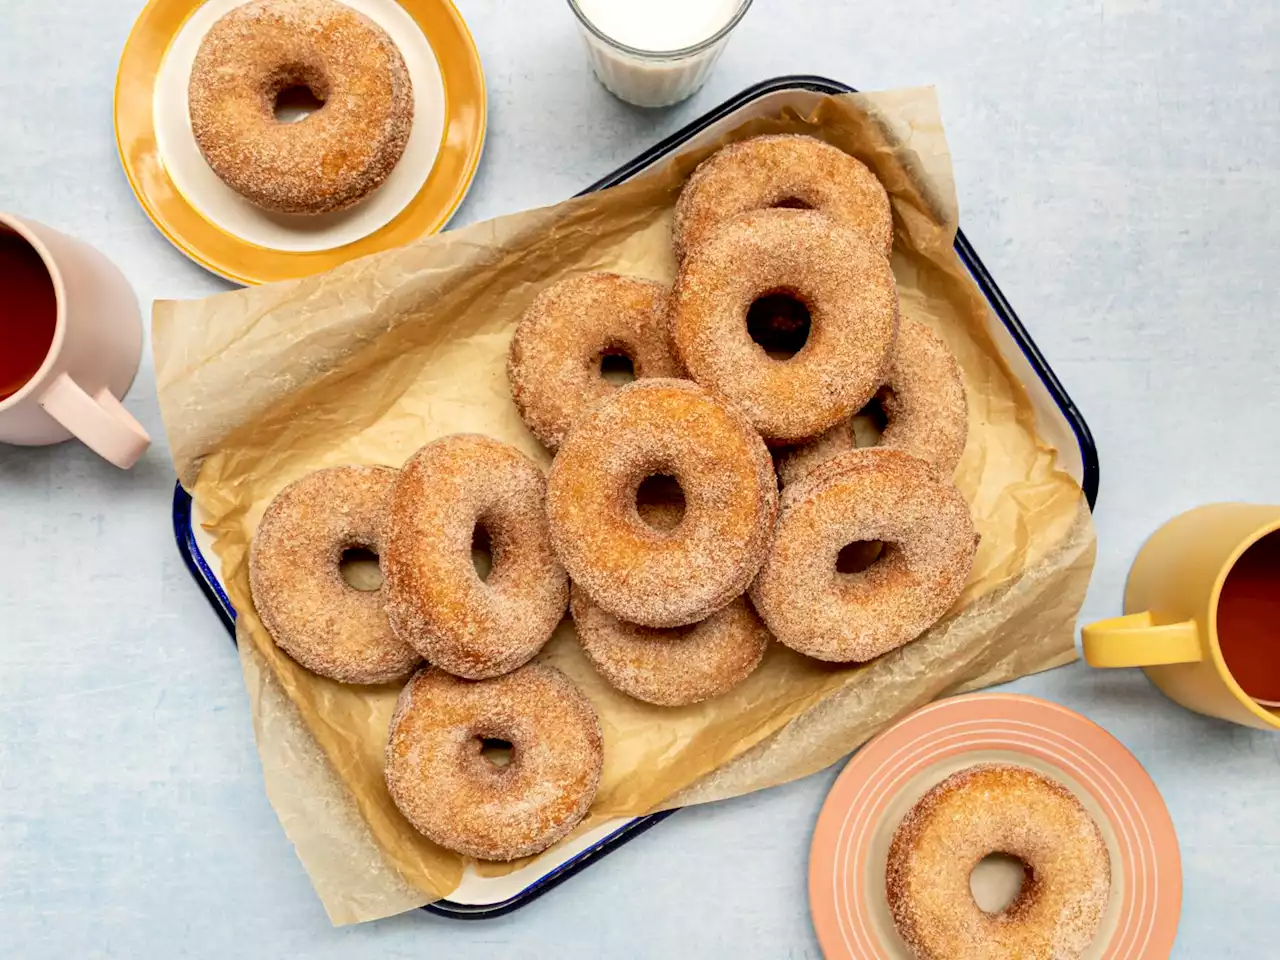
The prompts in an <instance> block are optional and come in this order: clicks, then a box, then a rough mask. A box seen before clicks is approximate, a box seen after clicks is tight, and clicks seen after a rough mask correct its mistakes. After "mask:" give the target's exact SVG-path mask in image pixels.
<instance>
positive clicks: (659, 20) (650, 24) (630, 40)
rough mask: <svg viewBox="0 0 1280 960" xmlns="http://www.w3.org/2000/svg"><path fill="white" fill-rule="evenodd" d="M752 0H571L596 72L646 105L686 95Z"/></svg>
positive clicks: (699, 81)
mask: <svg viewBox="0 0 1280 960" xmlns="http://www.w3.org/2000/svg"><path fill="white" fill-rule="evenodd" d="M750 4H751V0H569V6H570V7H571V8H572V9H573V11H574V13H576V14H577V15H578V19H579V21H581V23H582V25H583V37H584V38H585V39H586V42H587V53H588V55H589V56H590V58H591V66H592V68H593V69H594V70H595V72H596V76H598V77H599V78H600V82H601V83H603V84H604V85H605V86H606V87H607V88H608V89H609V90H610V91H611V92H612V93H614V94H615V95H617V96H619V97H621V98H622V99H623V100H626V101H628V102H629V103H634V104H636V105H638V106H642V107H662V106H667V105H668V104H672V103H677V102H679V101H680V100H683V99H685V98H686V97H688V96H689V95H690V94H692V93H693V92H694V91H695V90H697V89H698V88H699V87H700V86H702V84H703V83H705V82H706V79H707V77H708V76H709V75H710V73H711V68H712V67H713V66H714V65H715V62H716V60H717V58H718V57H719V56H720V51H721V50H722V49H724V45H725V43H726V42H727V40H728V35H729V29H730V28H731V27H732V26H733V25H735V24H736V23H737V21H738V20H739V19H741V17H742V15H743V14H744V13H746V9H747V7H748V6H750Z"/></svg>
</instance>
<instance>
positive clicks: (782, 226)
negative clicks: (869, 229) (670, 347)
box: [670, 210, 898, 444]
mask: <svg viewBox="0 0 1280 960" xmlns="http://www.w3.org/2000/svg"><path fill="white" fill-rule="evenodd" d="M775 294H785V295H787V296H790V297H793V298H795V299H797V300H799V301H801V302H802V303H803V304H804V305H805V307H806V308H807V309H808V311H809V315H810V332H809V336H808V339H807V340H806V342H805V344H804V346H803V347H802V348H801V349H800V350H799V351H798V352H797V353H796V354H795V355H794V356H793V357H791V358H790V359H788V360H776V359H774V358H772V357H770V356H769V354H768V353H766V352H765V351H764V349H762V348H761V347H760V345H759V344H757V343H756V342H755V341H754V340H752V339H751V336H750V334H749V332H748V329H747V312H748V310H749V309H750V307H751V305H752V303H754V302H755V301H756V300H758V299H759V298H761V297H765V296H770V295H775ZM670 317H671V339H672V342H673V343H674V344H675V348H676V352H677V354H678V355H679V357H680V361H681V363H682V364H683V365H684V367H685V369H686V370H688V372H689V375H690V376H691V377H692V378H693V379H694V380H696V381H697V382H698V383H700V384H701V385H702V386H704V387H706V388H707V389H708V390H710V391H711V392H712V393H715V394H717V395H719V396H722V397H724V398H726V399H728V400H729V401H730V402H731V403H734V404H736V405H737V406H738V407H740V408H741V409H742V411H743V412H744V413H745V414H746V416H747V419H748V420H750V421H751V423H752V425H753V426H754V427H755V428H756V429H757V430H758V431H759V432H760V434H761V435H762V436H763V437H764V438H765V439H766V440H768V441H770V442H773V443H780V444H786V443H797V442H801V441H805V440H809V439H811V438H813V437H816V436H817V435H818V434H820V433H822V432H823V431H824V430H827V429H828V428H830V427H832V426H834V425H835V424H836V423H838V422H839V421H840V420H843V419H845V418H846V417H849V416H852V415H853V414H855V413H857V412H858V411H859V410H860V409H862V407H863V405H864V404H866V402H867V401H868V400H870V399H871V397H872V396H873V395H874V394H875V392H876V390H877V389H878V388H879V387H880V385H881V384H882V383H883V382H884V380H885V377H886V375H887V374H888V371H889V364H890V361H891V359H892V350H893V346H894V341H895V339H896V337H897V334H898V288H897V286H896V284H895V282H894V278H893V272H892V271H891V270H890V269H889V262H888V261H887V260H886V259H885V258H884V257H883V256H881V254H880V252H879V251H878V250H877V249H876V248H875V247H873V246H872V245H871V244H870V243H869V242H868V241H867V240H866V238H865V237H863V236H862V235H861V234H859V233H857V232H856V231H853V230H850V229H848V228H847V227H841V226H840V225H838V224H836V223H835V222H834V221H832V220H830V219H829V218H827V217H825V216H823V215H822V214H820V213H816V212H814V211H810V210H760V211H756V212H753V213H746V214H743V215H741V216H738V217H736V218H734V219H732V220H728V221H725V222H724V223H722V224H720V225H718V226H717V227H716V229H715V230H714V231H712V232H711V233H710V234H709V235H708V236H707V237H706V239H705V240H704V241H703V242H701V243H699V244H698V245H697V246H696V247H694V248H693V249H691V250H690V251H689V253H688V255H687V256H686V257H685V259H684V262H683V263H682V264H681V267H680V272H679V275H678V276H677V278H676V284H675V288H674V290H673V291H672V297H671V311H670Z"/></svg>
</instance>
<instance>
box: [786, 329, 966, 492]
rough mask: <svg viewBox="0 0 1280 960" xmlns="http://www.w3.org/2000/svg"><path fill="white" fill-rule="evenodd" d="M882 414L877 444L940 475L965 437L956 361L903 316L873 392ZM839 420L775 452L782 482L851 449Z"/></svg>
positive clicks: (848, 424) (955, 459)
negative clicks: (931, 467)
mask: <svg viewBox="0 0 1280 960" xmlns="http://www.w3.org/2000/svg"><path fill="white" fill-rule="evenodd" d="M876 399H877V400H879V401H880V407H881V409H882V410H883V411H884V415H885V420H886V424H885V428H884V434H883V435H882V436H881V438H880V443H879V444H878V446H881V447H883V448H885V449H890V450H901V451H902V452H903V453H909V454H911V455H912V456H913V457H919V458H920V459H921V460H927V461H928V462H929V463H932V464H933V465H934V466H935V467H937V468H938V471H939V472H940V473H942V474H943V475H945V476H950V475H951V474H952V473H954V472H955V469H956V465H957V464H958V463H959V462H960V457H961V455H962V454H963V453H964V445H965V441H966V440H967V439H968V436H969V404H968V400H967V398H966V395H965V388H964V376H963V375H962V374H961V372H960V364H959V363H957V362H956V358H955V357H954V356H952V354H951V351H950V350H948V349H947V345H946V344H945V343H943V342H942V339H941V338H940V337H939V336H938V335H937V334H936V333H934V332H933V331H932V330H930V329H929V328H928V327H926V326H925V325H924V324H922V323H917V322H916V321H914V320H909V319H907V318H906V317H903V318H902V319H901V321H900V325H899V327H898V343H897V346H896V347H895V348H894V352H893V366H892V367H891V368H890V370H889V376H888V378H887V379H886V380H885V384H884V386H883V387H881V388H880V390H879V391H878V392H877V394H876ZM854 447H855V440H854V430H853V423H852V421H849V420H845V421H842V422H840V423H837V424H836V425H835V426H834V427H832V428H831V429H830V430H828V431H827V432H826V433H824V434H822V435H821V436H820V437H818V438H817V439H816V440H812V441H810V442H809V443H807V444H804V445H801V446H798V447H793V448H789V449H786V450H782V451H775V454H774V455H775V457H776V458H777V460H778V476H779V477H780V479H781V480H782V483H783V484H784V485H785V484H789V483H795V482H796V481H798V480H800V479H801V478H802V477H803V476H804V475H805V474H806V473H808V472H809V471H810V470H811V469H813V468H814V467H815V466H817V465H818V464H819V463H822V462H823V461H824V460H828V459H830V458H831V457H834V456H836V455H837V454H840V453H845V452H847V451H849V450H852V449H854Z"/></svg>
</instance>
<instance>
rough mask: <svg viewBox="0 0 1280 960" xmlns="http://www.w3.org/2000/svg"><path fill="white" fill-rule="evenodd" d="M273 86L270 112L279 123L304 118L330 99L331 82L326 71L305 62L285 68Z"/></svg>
mask: <svg viewBox="0 0 1280 960" xmlns="http://www.w3.org/2000/svg"><path fill="white" fill-rule="evenodd" d="M273 86H274V87H275V91H276V92H275V95H274V96H273V97H272V101H271V112H272V114H274V115H275V118H276V122H277V123H298V122H299V121H300V120H305V119H307V117H309V116H311V114H313V113H315V112H316V111H317V110H319V109H320V108H321V107H323V106H324V104H325V101H326V100H327V99H328V98H329V81H328V79H327V78H326V77H325V76H324V74H323V72H322V71H320V70H317V69H315V68H314V67H308V66H305V65H303V64H292V65H287V66H285V67H282V68H281V69H280V70H279V71H278V73H277V75H276V77H275V83H274V84H273Z"/></svg>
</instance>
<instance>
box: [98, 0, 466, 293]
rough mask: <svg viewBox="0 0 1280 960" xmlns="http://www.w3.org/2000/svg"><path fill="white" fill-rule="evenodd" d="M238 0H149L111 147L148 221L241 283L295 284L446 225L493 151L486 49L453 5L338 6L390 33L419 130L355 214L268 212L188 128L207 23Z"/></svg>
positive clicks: (403, 1)
mask: <svg viewBox="0 0 1280 960" xmlns="http://www.w3.org/2000/svg"><path fill="white" fill-rule="evenodd" d="M241 2H243V0H205V2H202V0H151V2H150V3H148V4H147V7H146V9H144V10H143V11H142V14H141V15H140V16H139V17H138V20H137V23H135V24H134V27H133V32H132V33H130V35H129V40H128V42H127V43H126V44H125V48H124V53H123V55H122V56H121V58H120V69H119V72H118V74H117V76H116V102H115V122H116V144H117V146H118V147H119V149H120V159H121V162H122V163H123V164H124V171H125V174H126V175H127V176H128V178H129V183H130V185H131V186H132V187H133V192H134V193H135V194H137V197H138V200H139V202H141V204H142V207H143V209H144V210H145V211H146V212H147V216H149V217H150V218H151V221H152V222H153V223H154V224H155V225H156V226H157V227H158V228H159V230H160V232H161V233H163V234H164V235H165V236H166V237H168V238H169V240H171V241H172V242H173V244H174V245H175V246H176V247H177V248H178V249H179V250H181V251H182V252H183V253H185V254H186V255H187V256H189V257H191V259H193V260H195V261H196V262H197V263H199V264H202V265H203V266H205V267H207V268H208V269H210V270H212V271H213V272H215V273H218V274H221V275H222V276H224V277H227V278H228V279H231V280H236V281H239V282H240V283H247V284H253V283H266V282H269V281H272V280H287V279H292V278H295V277H302V276H307V275H309V274H313V273H318V272H320V271H322V270H327V269H329V268H330V267H334V266H337V265H338V264H340V263H343V262H345V261H347V260H351V259H354V258H355V257H363V256H365V255H367V254H370V253H376V252H378V251H379V250H386V249H388V248H390V247H397V246H401V245H403V244H406V243H409V242H410V241H412V240H415V239H417V238H418V237H421V236H424V235H426V234H430V233H435V232H436V231H438V230H440V229H441V228H443V227H444V225H445V224H446V223H447V222H448V221H449V218H450V217H451V216H452V215H453V213H454V211H455V210H456V209H457V208H458V205H459V204H461V203H462V199H463V197H465V196H466V193H467V190H468V188H469V187H470V186H471V181H472V179H473V178H474V177H475V173H476V168H477V166H479V163H480V152H481V149H482V148H483V146H484V134H485V117H486V100H485V87H484V74H483V72H482V70H481V66H480V56H479V54H478V52H477V51H476V46H475V43H474V41H473V40H472V39H471V34H470V33H469V32H468V30H467V27H466V24H465V23H463V20H462V17H461V16H460V15H459V13H458V11H457V10H456V9H455V8H454V6H453V4H452V3H450V2H449V0H399V2H397V0H343V2H345V3H346V5H347V6H350V7H353V8H354V9H356V10H358V11H360V12H361V13H363V14H364V15H365V16H367V17H369V18H370V19H371V20H373V21H374V22H375V23H377V24H378V25H379V26H381V27H382V28H383V29H384V30H385V31H386V32H387V33H388V34H389V35H390V36H391V39H392V40H394V41H395V43H396V46H397V47H399V49H400V53H401V55H402V56H403V57H404V61H405V65H406V66H407V67H408V69H409V76H410V79H411V80H412V82H413V92H414V122H413V131H412V133H411V134H410V136H409V142H408V144H407V146H406V147H405V152H404V156H403V157H402V158H401V159H400V162H399V163H398V164H397V165H396V168H395V170H393V171H392V173H391V175H390V176H389V177H388V178H387V180H386V182H385V183H383V184H382V186H381V187H379V188H378V189H377V190H375V191H374V192H373V193H372V194H370V195H369V196H368V197H366V198H365V199H364V200H362V201H361V202H360V203H358V204H356V205H355V206H354V207H351V208H350V209H348V210H343V211H340V212H337V213H329V214H322V215H320V216H298V215H290V214H279V213H271V212H269V211H266V210H262V209H260V208H258V207H256V206H254V205H253V204H251V203H249V202H248V201H247V200H245V199H244V198H242V197H241V196H240V195H239V194H237V193H235V192H234V191H233V190H232V189H231V188H230V187H228V186H227V185H226V184H224V183H223V182H222V181H221V180H219V179H218V177H217V176H216V175H215V174H214V172H213V170H212V169H210V167H209V165H208V164H207V163H206V162H205V160H204V156H203V155H202V154H201V153H200V150H199V148H198V147H197V146H196V142H195V138H194V136H193V135H192V133H191V120H190V117H189V115H188V111H187V80H188V78H189V76H190V73H191V63H192V61H193V60H194V59H195V55H196V51H197V49H199V46H200V41H201V40H202V39H203V38H204V35H205V34H206V33H207V32H208V30H209V28H210V27H211V26H213V24H214V23H215V22H216V21H217V20H218V18H219V17H221V16H222V15H223V14H225V13H227V12H228V11H229V10H232V9H234V8H235V7H237V6H239V5H240V3H241Z"/></svg>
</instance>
